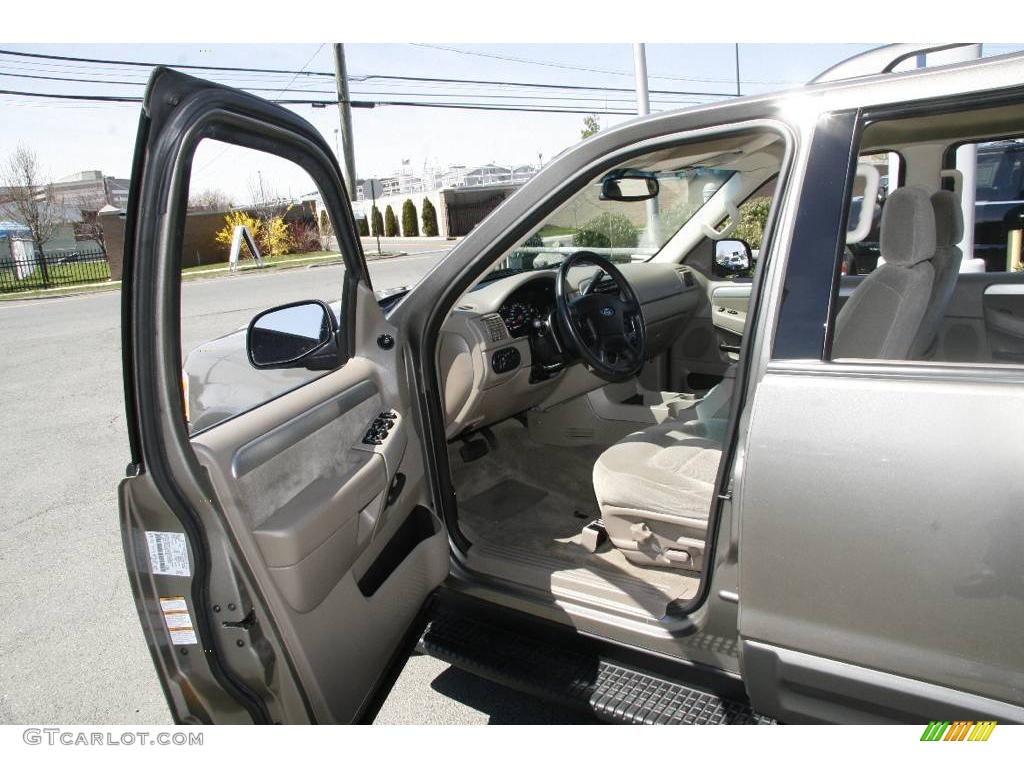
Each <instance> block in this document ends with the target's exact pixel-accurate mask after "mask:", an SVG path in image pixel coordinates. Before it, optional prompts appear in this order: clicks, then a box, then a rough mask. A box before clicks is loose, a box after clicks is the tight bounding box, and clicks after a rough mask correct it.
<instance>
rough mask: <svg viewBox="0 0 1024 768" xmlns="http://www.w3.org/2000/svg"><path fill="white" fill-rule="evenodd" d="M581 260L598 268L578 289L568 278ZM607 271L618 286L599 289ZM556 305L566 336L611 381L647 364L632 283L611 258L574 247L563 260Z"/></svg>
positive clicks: (641, 324) (556, 291)
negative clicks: (614, 289) (587, 283)
mask: <svg viewBox="0 0 1024 768" xmlns="http://www.w3.org/2000/svg"><path fill="white" fill-rule="evenodd" d="M581 264H592V265H594V266H596V267H598V271H597V274H595V275H594V279H593V280H592V281H591V282H590V284H589V285H588V286H587V288H586V290H585V291H582V292H580V293H579V294H577V293H576V291H574V290H573V287H572V285H571V284H570V283H569V270H570V269H572V268H573V267H576V266H579V265H581ZM605 275H607V276H608V277H610V278H611V279H612V281H613V282H614V283H615V286H616V287H617V288H618V290H617V291H615V292H607V293H606V292H605V291H598V290H597V289H598V284H599V283H601V282H602V278H603V277H604V276H605ZM555 306H556V308H557V312H558V320H559V326H560V327H561V329H562V332H563V336H564V337H566V338H567V339H571V340H572V343H573V344H574V345H575V346H576V349H577V351H578V352H579V355H580V357H581V358H582V359H583V362H584V363H586V364H587V366H589V367H590V369H591V370H593V371H594V373H596V374H597V375H598V376H600V377H601V378H602V379H606V380H607V381H624V380H626V379H628V378H631V377H632V376H635V375H636V374H638V373H639V372H640V369H641V368H642V367H643V365H644V357H645V354H644V353H645V351H646V348H647V335H646V331H645V328H644V316H643V311H642V310H641V307H640V300H639V299H638V298H637V295H636V292H635V291H634V290H633V286H631V285H630V284H629V282H627V280H626V278H625V277H624V276H623V274H622V273H621V272H620V271H619V270H618V268H617V267H616V266H615V265H614V264H612V263H611V262H610V261H608V259H606V258H604V257H603V256H599V255H597V254H596V253H594V252H593V251H576V253H574V254H572V255H571V256H569V257H568V258H567V259H566V260H565V261H563V262H562V264H561V266H560V267H559V270H558V279H557V280H556V281H555Z"/></svg>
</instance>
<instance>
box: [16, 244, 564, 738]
mask: <svg viewBox="0 0 1024 768" xmlns="http://www.w3.org/2000/svg"><path fill="white" fill-rule="evenodd" d="M367 245H368V246H369V243H367ZM388 245H389V246H394V245H398V244H397V243H389V244H388ZM451 245H452V244H451V243H447V242H444V241H437V240H434V241H423V240H420V241H414V242H408V243H403V244H402V245H398V247H399V248H400V249H401V250H405V251H408V252H409V255H407V256H403V257H399V258H393V259H383V260H379V261H373V262H371V263H370V272H371V275H372V279H373V281H374V287H376V288H388V287H398V286H401V285H408V284H411V283H414V282H415V281H416V280H417V279H419V277H420V276H422V275H423V274H424V273H425V272H426V271H427V270H428V269H429V268H430V267H431V266H433V264H435V263H436V262H437V260H438V259H439V258H440V257H441V255H442V254H443V253H444V252H446V251H447V250H448V249H449V248H450V247H451ZM340 280H341V268H340V267H337V266H333V267H317V268H310V269H295V270H287V271H281V272H272V273H263V274H260V273H247V274H244V275H234V276H230V277H218V278H210V279H201V280H194V281H190V282H188V283H186V284H185V285H184V286H183V289H182V314H183V339H182V342H183V347H184V348H185V349H189V348H190V347H191V346H194V345H195V344H198V343H199V342H201V341H203V340H206V339H209V338H211V337H213V336H216V335H219V334H221V333H225V332H227V331H230V330H233V329H235V328H237V327H240V326H242V325H244V324H245V323H247V322H248V320H249V319H250V318H251V317H252V315H253V314H254V313H255V312H256V311H258V310H260V309H264V308H266V307H270V306H273V305H275V304H278V303H283V302H285V301H288V300H294V299H298V298H304V297H308V296H325V297H327V298H337V293H336V292H335V290H336V287H337V286H340ZM120 300H121V295H120V292H118V291H111V292H107V293H98V294H87V295H79V296H66V297H62V298H46V299H33V300H25V301H14V302H0V344H2V349H3V357H4V362H3V368H2V376H0V398H2V400H0V402H3V404H4V412H3V416H2V424H3V426H2V436H0V473H2V474H0V609H2V614H3V621H0V723H68V724H132V723H144V724H161V723H169V722H170V716H169V713H168V711H167V707H166V704H165V702H164V698H163V693H162V691H161V690H160V686H159V683H158V682H157V678H156V675H155V672H154V669H153V665H152V662H151V660H150V657H149V653H148V651H147V649H146V646H145V642H144V640H143V637H142V631H141V628H140V625H139V622H138V619H137V617H136V613H135V606H134V603H133V601H132V597H131V593H130V590H129V586H128V579H127V575H126V572H125V567H124V560H123V556H122V552H121V541H120V532H119V529H118V521H117V496H116V489H117V484H118V483H119V482H120V480H121V478H122V477H123V475H124V468H125V465H126V464H127V461H128V442H127V436H126V432H125V416H124V401H123V394H122V384H121V357H120V349H121V344H120ZM557 718H561V720H560V721H565V722H571V721H573V720H572V716H571V715H568V714H566V715H564V717H563V716H562V715H560V714H559V713H557V712H553V711H552V710H550V709H549V708H547V707H546V706H544V705H542V704H540V703H539V702H535V701H534V700H532V699H528V698H526V697H521V696H518V695H514V694H506V692H504V691H502V690H500V689H495V687H494V686H492V685H490V684H489V683H485V682H484V681H482V680H480V679H478V678H474V677H472V676H471V675H466V674H465V673H462V672H459V671H458V670H452V669H449V668H448V667H447V666H446V665H443V664H441V663H440V662H437V661H436V660H433V659H429V658H426V657H416V658H414V659H411V660H410V663H409V665H408V666H407V668H406V670H405V672H404V673H403V675H402V676H401V678H400V679H399V682H398V684H397V685H396V688H395V692H394V694H393V695H392V696H391V697H390V698H389V700H388V701H387V703H386V704H385V705H384V708H383V709H382V710H381V714H380V717H379V721H382V722H391V723H394V722H407V723H417V722H447V723H467V722H488V721H495V722H511V721H515V722H553V721H555V719H557Z"/></svg>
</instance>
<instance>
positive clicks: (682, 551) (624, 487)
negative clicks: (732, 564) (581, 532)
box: [594, 421, 722, 570]
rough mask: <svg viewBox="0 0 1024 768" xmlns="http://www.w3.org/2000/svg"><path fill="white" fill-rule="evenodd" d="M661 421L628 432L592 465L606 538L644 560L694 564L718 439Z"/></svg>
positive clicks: (704, 530) (700, 554)
mask: <svg viewBox="0 0 1024 768" xmlns="http://www.w3.org/2000/svg"><path fill="white" fill-rule="evenodd" d="M696 426H697V425H688V424H685V423H683V422H679V421H667V422H664V423H662V424H657V425H654V426H651V427H648V428H646V429H644V430H641V431H640V432H634V433H633V434H631V435H627V436H626V437H624V438H623V439H622V440H620V441H619V442H617V443H616V444H615V445H613V446H612V447H610V448H609V449H608V450H606V451H605V452H604V453H602V454H601V456H600V457H599V458H598V460H597V462H596V463H595V465H594V492H595V494H596V495H597V499H598V502H599V504H600V507H601V517H602V519H603V520H604V525H605V529H606V530H607V531H608V538H609V539H610V540H611V542H612V544H614V545H615V546H616V547H618V548H619V549H620V550H622V552H623V554H625V556H626V558H627V559H629V560H630V561H632V562H635V563H638V564H642V565H661V566H670V567H675V568H685V569H688V570H699V569H700V567H701V563H702V560H703V555H704V539H705V538H706V536H707V527H708V511H709V510H710V508H711V496H712V494H713V493H714V489H715V476H716V474H717V472H718V463H719V459H720V458H721V456H722V449H721V446H720V445H719V444H718V443H717V442H715V441H713V440H709V439H707V438H706V437H701V436H699V435H698V434H694V432H695V431H696V430H695V429H694V428H695V427H696Z"/></svg>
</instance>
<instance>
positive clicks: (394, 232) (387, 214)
mask: <svg viewBox="0 0 1024 768" xmlns="http://www.w3.org/2000/svg"><path fill="white" fill-rule="evenodd" d="M384 236H385V237H398V219H397V218H395V210H394V208H392V207H391V206H390V205H389V206H388V207H387V208H385V209H384Z"/></svg>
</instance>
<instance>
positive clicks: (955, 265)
mask: <svg viewBox="0 0 1024 768" xmlns="http://www.w3.org/2000/svg"><path fill="white" fill-rule="evenodd" d="M932 209H933V210H934V211H935V255H934V256H932V268H933V269H934V270H935V279H934V281H933V282H932V295H931V298H929V299H928V308H927V309H925V311H924V317H923V318H922V320H921V327H920V328H919V329H918V331H917V336H915V337H914V343H913V344H912V345H911V347H910V357H911V359H913V360H919V359H921V358H923V357H927V356H928V353H929V352H930V351H931V347H932V346H933V344H934V343H935V338H936V336H938V333H939V328H940V327H941V326H942V319H943V318H944V317H945V316H946V310H947V309H948V308H949V302H950V301H951V300H952V298H953V291H954V289H955V288H956V278H957V275H959V274H960V262H961V261H962V260H963V253H962V252H961V251H960V248H959V247H958V246H957V243H959V242H960V239H961V238H962V237H963V236H964V212H963V210H962V209H961V208H960V201H959V200H958V199H957V196H956V195H955V194H954V193H952V192H950V191H949V190H946V189H943V190H940V191H938V192H936V193H935V194H934V195H932Z"/></svg>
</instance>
